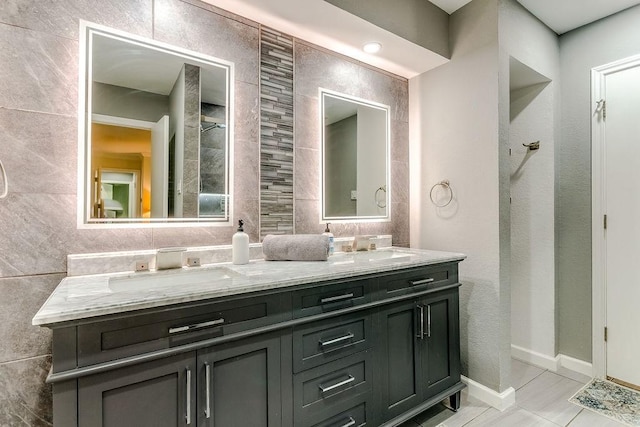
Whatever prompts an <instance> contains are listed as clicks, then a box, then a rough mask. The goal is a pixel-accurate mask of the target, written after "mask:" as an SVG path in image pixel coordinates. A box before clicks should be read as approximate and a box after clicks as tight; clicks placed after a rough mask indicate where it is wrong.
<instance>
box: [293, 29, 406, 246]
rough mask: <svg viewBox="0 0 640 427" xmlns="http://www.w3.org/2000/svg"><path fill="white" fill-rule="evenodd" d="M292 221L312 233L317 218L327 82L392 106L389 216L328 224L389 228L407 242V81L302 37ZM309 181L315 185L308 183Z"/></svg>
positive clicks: (351, 229)
mask: <svg viewBox="0 0 640 427" xmlns="http://www.w3.org/2000/svg"><path fill="white" fill-rule="evenodd" d="M295 66H296V72H295V111H296V118H295V120H296V145H295V147H296V148H295V155H296V162H295V173H294V176H295V178H296V193H295V205H296V211H295V223H296V233H316V232H318V230H320V231H322V230H323V229H324V227H323V226H322V225H320V224H319V219H320V206H321V204H320V197H321V194H320V188H319V185H320V184H319V182H320V176H319V175H320V170H319V167H320V160H319V159H320V156H321V141H320V113H319V111H318V110H319V104H318V90H319V88H325V89H330V90H334V91H337V92H341V93H345V94H348V95H353V96H357V97H360V98H364V99H369V100H371V101H374V102H379V103H382V104H385V105H388V106H389V107H390V116H391V117H390V118H391V132H390V133H391V160H392V161H391V221H390V222H369V223H367V222H364V223H356V224H353V223H348V224H339V223H335V224H332V225H331V231H332V232H333V233H334V235H335V236H336V237H341V236H354V235H356V234H378V235H380V234H392V236H393V244H394V245H398V246H408V245H409V243H410V242H409V194H408V189H409V174H408V172H409V124H408V117H409V114H408V109H409V104H408V82H407V80H406V79H403V78H399V77H397V76H393V75H390V74H389V73H387V72H384V71H380V70H376V69H373V68H371V67H370V66H368V65H364V64H361V63H359V62H357V61H354V60H352V59H349V58H346V57H342V56H340V55H338V54H335V53H333V52H328V51H327V50H325V49H324V48H321V47H318V46H314V45H312V44H309V43H307V42H304V41H299V40H296V43H295ZM310 186H313V187H311V188H310Z"/></svg>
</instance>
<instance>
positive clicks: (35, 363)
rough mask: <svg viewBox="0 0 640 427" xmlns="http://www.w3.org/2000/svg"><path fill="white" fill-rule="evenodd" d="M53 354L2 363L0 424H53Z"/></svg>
mask: <svg viewBox="0 0 640 427" xmlns="http://www.w3.org/2000/svg"><path fill="white" fill-rule="evenodd" d="M50 367H51V357H50V356H40V357H35V358H31V359H23V360H18V361H15V362H8V363H0V425H1V426H30V427H40V426H51V425H52V424H53V408H52V394H51V385H50V384H46V383H45V379H46V378H47V375H48V374H49V369H50Z"/></svg>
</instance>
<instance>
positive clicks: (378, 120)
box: [319, 89, 391, 222]
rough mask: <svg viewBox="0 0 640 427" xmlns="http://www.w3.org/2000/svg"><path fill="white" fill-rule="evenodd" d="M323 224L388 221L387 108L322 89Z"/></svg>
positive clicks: (388, 144)
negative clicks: (332, 222) (331, 222)
mask: <svg viewBox="0 0 640 427" xmlns="http://www.w3.org/2000/svg"><path fill="white" fill-rule="evenodd" d="M319 98H320V111H321V115H322V118H321V120H322V126H321V129H322V168H321V170H322V215H321V218H320V219H321V221H323V222H326V221H334V222H338V221H345V222H347V221H389V217H390V215H389V213H390V209H389V206H390V203H389V201H390V200H391V199H390V195H389V189H390V185H389V182H390V180H389V146H390V143H389V139H390V138H389V107H388V106H386V105H382V104H378V103H375V102H371V101H366V100H363V99H359V98H355V97H352V96H348V95H343V94H339V93H336V92H333V91H329V90H326V89H320V97H319Z"/></svg>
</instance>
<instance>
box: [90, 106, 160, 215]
mask: <svg viewBox="0 0 640 427" xmlns="http://www.w3.org/2000/svg"><path fill="white" fill-rule="evenodd" d="M96 116H97V117H95V118H94V119H95V120H94V122H93V123H92V125H91V165H92V168H93V170H112V171H116V170H117V171H131V172H132V173H136V174H137V176H138V179H137V181H136V182H137V187H138V193H139V195H138V196H137V198H136V200H137V202H136V205H135V209H133V210H131V212H135V215H133V213H131V212H130V213H129V214H128V215H127V216H124V218H140V217H147V218H148V217H149V216H150V212H151V187H152V186H151V139H152V131H151V130H150V129H142V128H141V126H139V125H138V126H137V127H133V126H132V124H131V123H128V122H127V120H126V119H122V118H119V117H113V116H98V115H96ZM134 125H135V123H134ZM149 127H150V126H149ZM94 191H95V189H94V188H92V192H94ZM92 200H95V194H92ZM105 213H106V211H105ZM102 216H104V215H102ZM94 217H95V215H94ZM120 217H121V216H116V218H120Z"/></svg>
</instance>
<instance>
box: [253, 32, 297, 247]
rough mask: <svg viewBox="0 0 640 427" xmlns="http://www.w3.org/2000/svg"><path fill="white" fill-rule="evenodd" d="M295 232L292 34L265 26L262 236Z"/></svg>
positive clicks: (262, 35)
mask: <svg viewBox="0 0 640 427" xmlns="http://www.w3.org/2000/svg"><path fill="white" fill-rule="evenodd" d="M293 232H294V227H293V38H292V37H290V36H287V35H285V34H282V33H279V32H277V31H275V30H272V29H270V28H265V27H262V28H261V29H260V237H261V238H262V237H264V236H266V235H267V234H292V233H293Z"/></svg>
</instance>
